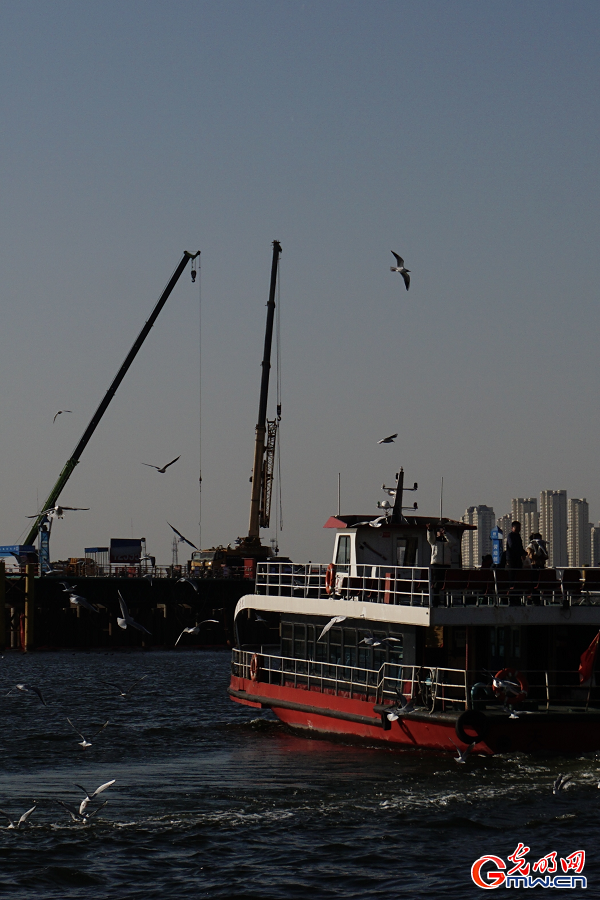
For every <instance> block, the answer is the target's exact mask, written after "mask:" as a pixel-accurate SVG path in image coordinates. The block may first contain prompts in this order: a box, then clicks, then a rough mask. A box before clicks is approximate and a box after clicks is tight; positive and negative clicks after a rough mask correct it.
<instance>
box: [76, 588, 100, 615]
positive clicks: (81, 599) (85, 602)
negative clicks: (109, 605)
mask: <svg viewBox="0 0 600 900" xmlns="http://www.w3.org/2000/svg"><path fill="white" fill-rule="evenodd" d="M69 602H70V603H71V604H72V605H73V606H83V607H84V608H85V609H89V610H90V612H95V613H97V612H99V610H98V609H96V607H95V606H93V604H91V603H90V601H89V600H86V599H85V597H80V596H79V594H74V593H73V592H72V591H71V592H70V593H69Z"/></svg>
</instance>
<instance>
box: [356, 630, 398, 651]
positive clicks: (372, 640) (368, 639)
mask: <svg viewBox="0 0 600 900" xmlns="http://www.w3.org/2000/svg"><path fill="white" fill-rule="evenodd" d="M358 643H359V644H366V646H367V647H381V645H382V644H393V643H400V638H397V637H384V638H376V637H375V635H374V634H373V632H372V631H369V632H368V633H367V634H366V635H365V636H364V638H363V639H362V641H359V642H358Z"/></svg>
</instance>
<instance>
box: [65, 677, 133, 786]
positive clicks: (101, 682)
mask: <svg viewBox="0 0 600 900" xmlns="http://www.w3.org/2000/svg"><path fill="white" fill-rule="evenodd" d="M147 677H148V676H147V675H142V677H141V678H138V680H137V681H134V682H133V684H132V685H131V686H130V687H128V688H127V690H126V691H124V690H123V689H122V688H121V687H120V685H118V684H115V683H114V681H103V680H102V679H101V678H100V679H99V681H100V684H107V685H108V686H109V687H112V688H116V690H117V691H118V692H119V697H126V696H127V694H130V693H131V692H132V690H133V689H134V687H135V686H136V685H137V684H139V683H140V681H143V680H144V678H147ZM78 787H79V785H78Z"/></svg>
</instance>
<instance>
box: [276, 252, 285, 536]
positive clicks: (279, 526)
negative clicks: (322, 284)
mask: <svg viewBox="0 0 600 900" xmlns="http://www.w3.org/2000/svg"><path fill="white" fill-rule="evenodd" d="M276 312H277V321H276V332H275V346H276V356H277V378H276V381H277V436H276V445H275V453H276V457H277V481H276V486H275V487H276V497H275V533H277V531H283V506H282V500H281V440H280V435H279V430H280V428H281V261H280V262H279V277H278V279H277V306H276Z"/></svg>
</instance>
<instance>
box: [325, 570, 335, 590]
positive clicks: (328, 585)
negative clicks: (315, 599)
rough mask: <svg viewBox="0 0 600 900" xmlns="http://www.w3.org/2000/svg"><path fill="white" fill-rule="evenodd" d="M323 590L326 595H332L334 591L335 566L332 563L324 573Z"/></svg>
mask: <svg viewBox="0 0 600 900" xmlns="http://www.w3.org/2000/svg"><path fill="white" fill-rule="evenodd" d="M325 590H326V591H327V593H328V594H333V592H334V591H335V566H334V564H333V563H329V565H328V566H327V571H326V572H325Z"/></svg>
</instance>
